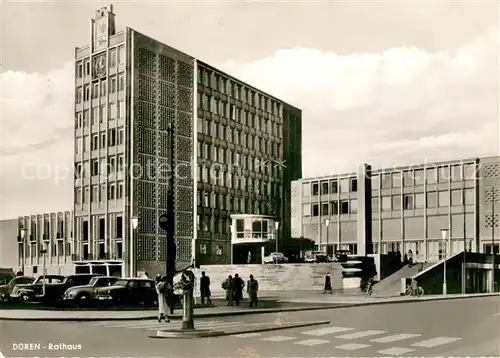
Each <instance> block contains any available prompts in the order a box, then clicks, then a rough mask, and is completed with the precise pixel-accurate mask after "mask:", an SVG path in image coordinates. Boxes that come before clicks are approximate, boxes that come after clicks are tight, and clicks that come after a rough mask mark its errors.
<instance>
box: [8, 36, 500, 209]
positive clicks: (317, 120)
mask: <svg viewBox="0 0 500 358" xmlns="http://www.w3.org/2000/svg"><path fill="white" fill-rule="evenodd" d="M215 65H216V66H217V67H219V68H221V69H223V70H225V71H226V72H228V73H230V74H232V75H234V76H236V77H240V78H242V79H243V80H245V81H247V82H249V83H250V84H252V85H254V86H256V87H258V88H262V89H265V90H266V92H268V93H271V94H273V95H275V96H277V97H279V98H281V99H283V100H285V101H288V102H289V103H292V104H294V105H296V106H298V107H300V108H302V109H303V119H302V126H303V174H304V176H313V175H325V174H328V173H332V172H339V171H342V172H343V171H346V172H347V171H348V172H350V171H352V170H353V169H354V168H355V167H356V165H357V164H359V163H361V162H369V163H371V164H373V165H374V166H376V167H379V166H391V165H393V164H397V165H402V164H412V163H419V162H425V161H427V162H429V161H437V160H446V159H451V158H462V157H463V158H469V157H475V156H482V155H491V154H495V153H497V152H498V148H499V146H498V144H499V141H498V132H499V126H498V93H499V92H498V75H499V74H498V35H497V29H492V30H491V31H490V32H488V33H486V34H484V35H483V36H481V37H480V38H478V39H477V40H475V41H473V42H471V43H469V44H467V45H464V46H462V47H460V48H457V49H455V50H454V51H449V52H437V53H428V52H425V51H422V50H420V49H418V48H415V47H398V48H389V49H387V50H386V51H384V52H381V53H354V54H350V55H345V56H340V55H337V54H335V53H333V52H322V51H320V50H317V49H310V48H294V49H283V50H279V51H277V52H276V53H275V54H273V55H272V56H270V57H268V58H264V59H261V60H258V61H255V62H252V63H241V62H235V61H227V62H224V63H220V64H215ZM1 83H2V95H3V97H2V100H1V103H0V104H1V106H2V122H1V124H2V128H1V133H2V137H1V139H2V142H1V152H2V163H1V166H2V174H1V190H2V212H1V213H0V214H1V216H2V217H12V216H15V215H18V214H21V213H25V212H26V210H29V211H37V210H58V209H60V208H61V207H62V208H68V207H70V206H71V201H72V179H71V175H68V176H67V177H65V178H64V179H63V178H58V179H57V182H56V179H55V178H56V177H58V176H59V177H61V173H62V172H64V171H65V170H66V172H68V173H69V172H71V170H70V169H71V168H72V149H73V140H72V133H73V130H72V128H73V115H72V112H73V65H72V64H65V65H64V66H62V68H60V69H57V70H54V71H51V72H49V73H46V74H36V73H35V74H34V73H22V72H6V73H2V74H1ZM325 158H330V159H329V160H325ZM27 163H28V164H30V163H37V165H38V166H42V167H43V168H45V167H46V166H50V167H51V168H52V177H49V178H46V179H39V180H33V179H29V178H27V176H29V175H31V174H29V175H27V174H26V173H24V174H23V170H25V169H26V164H27ZM30 170H33V168H31V169H30ZM44 170H45V169H44ZM55 173H59V174H55ZM27 208H29V209H27Z"/></svg>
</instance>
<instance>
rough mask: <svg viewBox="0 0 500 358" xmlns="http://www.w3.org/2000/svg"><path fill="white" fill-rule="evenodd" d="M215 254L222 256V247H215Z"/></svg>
mask: <svg viewBox="0 0 500 358" xmlns="http://www.w3.org/2000/svg"><path fill="white" fill-rule="evenodd" d="M215 254H216V255H217V256H222V245H217V246H216V249H215Z"/></svg>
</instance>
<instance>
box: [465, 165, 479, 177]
mask: <svg viewBox="0 0 500 358" xmlns="http://www.w3.org/2000/svg"><path fill="white" fill-rule="evenodd" d="M474 179H476V166H475V165H474V164H466V165H464V172H463V180H474Z"/></svg>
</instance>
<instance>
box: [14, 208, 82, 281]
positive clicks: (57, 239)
mask: <svg viewBox="0 0 500 358" xmlns="http://www.w3.org/2000/svg"><path fill="white" fill-rule="evenodd" d="M8 221H9V222H10V221H12V220H8ZM14 221H15V225H9V234H8V237H9V240H10V242H11V243H15V245H16V246H15V249H14V250H11V251H10V252H9V253H10V255H11V256H12V257H13V258H15V263H14V264H13V265H12V268H14V270H20V271H23V272H24V273H25V274H26V275H29V276H36V275H41V274H42V273H43V271H44V264H45V272H46V273H47V274H55V275H69V274H72V273H74V272H75V267H74V264H73V259H74V247H75V242H74V238H73V215H72V212H70V211H64V212H53V213H42V214H35V215H27V216H22V217H19V218H18V219H17V220H14ZM22 230H25V234H24V235H23V234H22V233H21V231H22ZM10 246H11V247H12V245H10ZM44 256H45V260H44Z"/></svg>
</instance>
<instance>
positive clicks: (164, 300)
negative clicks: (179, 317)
mask: <svg viewBox="0 0 500 358" xmlns="http://www.w3.org/2000/svg"><path fill="white" fill-rule="evenodd" d="M171 291H172V285H171V284H170V283H169V282H167V276H163V277H162V278H160V279H159V280H158V282H157V283H156V293H157V294H158V322H161V320H162V319H163V320H164V321H165V322H170V319H169V318H168V313H167V312H169V311H171V310H170V308H169V306H168V297H169V295H170V293H171Z"/></svg>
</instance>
